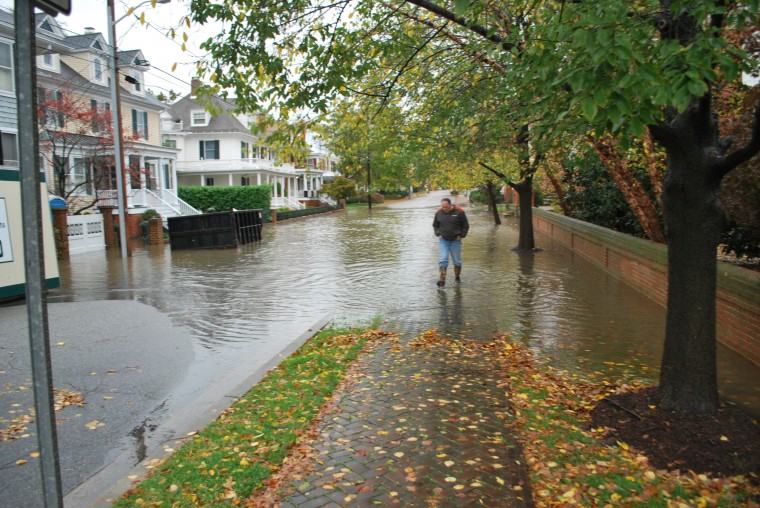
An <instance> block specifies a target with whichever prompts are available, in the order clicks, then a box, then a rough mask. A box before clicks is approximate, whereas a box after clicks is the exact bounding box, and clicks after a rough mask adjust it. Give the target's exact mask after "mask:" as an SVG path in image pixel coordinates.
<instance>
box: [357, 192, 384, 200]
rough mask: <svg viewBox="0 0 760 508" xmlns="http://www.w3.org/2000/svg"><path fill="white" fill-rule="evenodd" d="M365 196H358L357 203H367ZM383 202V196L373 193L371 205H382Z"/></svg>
mask: <svg viewBox="0 0 760 508" xmlns="http://www.w3.org/2000/svg"><path fill="white" fill-rule="evenodd" d="M367 196H368V194H362V195H361V196H359V203H366V202H367ZM384 201H385V198H383V195H382V194H380V193H379V192H373V193H372V202H373V203H383V202H384Z"/></svg>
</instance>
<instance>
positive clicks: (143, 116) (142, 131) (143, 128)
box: [132, 109, 148, 139]
mask: <svg viewBox="0 0 760 508" xmlns="http://www.w3.org/2000/svg"><path fill="white" fill-rule="evenodd" d="M132 132H134V133H135V134H137V135H138V136H140V137H141V138H143V139H148V113H147V112H146V111H140V110H139V109H133V110H132Z"/></svg>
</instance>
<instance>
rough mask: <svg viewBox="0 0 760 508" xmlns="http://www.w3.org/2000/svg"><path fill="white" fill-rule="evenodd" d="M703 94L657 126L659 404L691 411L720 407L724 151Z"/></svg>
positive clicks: (707, 102) (699, 411)
mask: <svg viewBox="0 0 760 508" xmlns="http://www.w3.org/2000/svg"><path fill="white" fill-rule="evenodd" d="M711 113H712V111H711V108H710V107H709V101H703V103H698V102H697V101H694V103H693V104H692V106H691V107H690V108H688V109H687V110H686V111H685V112H684V113H681V114H680V115H678V117H676V119H675V120H674V121H673V122H671V123H670V125H669V126H668V127H667V128H666V129H655V132H656V134H657V137H658V139H659V141H660V142H661V143H662V144H663V145H664V146H665V148H666V150H667V156H668V164H667V172H666V175H665V181H664V186H663V196H662V201H663V212H664V218H665V227H666V229H667V233H668V309H667V318H666V325H665V348H664V352H663V356H662V365H661V372H660V396H661V400H660V405H661V407H662V408H663V409H675V410H679V411H685V412H688V413H692V414H699V415H703V414H712V413H714V412H715V411H717V408H718V385H717V368H716V338H715V319H716V318H715V297H716V280H717V261H716V256H715V254H716V251H717V247H718V241H719V238H720V234H721V232H722V230H723V228H724V225H725V215H724V212H723V209H722V206H721V204H720V200H719V198H718V190H719V186H720V180H721V178H720V176H718V175H716V165H717V163H718V162H719V156H720V154H721V153H722V150H721V147H720V140H719V138H718V131H717V127H716V125H715V122H714V120H713V118H712V114H711Z"/></svg>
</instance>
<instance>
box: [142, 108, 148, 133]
mask: <svg viewBox="0 0 760 508" xmlns="http://www.w3.org/2000/svg"><path fill="white" fill-rule="evenodd" d="M143 122H145V139H148V112H147V111H143Z"/></svg>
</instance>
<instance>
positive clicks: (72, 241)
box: [68, 214, 106, 255]
mask: <svg viewBox="0 0 760 508" xmlns="http://www.w3.org/2000/svg"><path fill="white" fill-rule="evenodd" d="M68 223H69V254H70V255H74V254H82V253H83V252H93V251H96V250H103V249H105V248H106V239H105V236H104V234H103V216H102V215H100V214H91V215H69V216H68Z"/></svg>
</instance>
